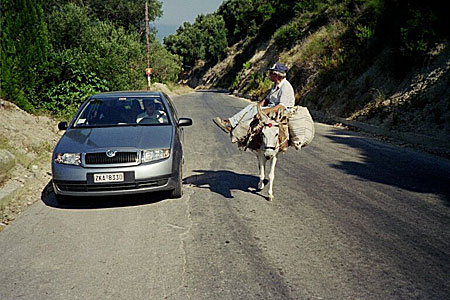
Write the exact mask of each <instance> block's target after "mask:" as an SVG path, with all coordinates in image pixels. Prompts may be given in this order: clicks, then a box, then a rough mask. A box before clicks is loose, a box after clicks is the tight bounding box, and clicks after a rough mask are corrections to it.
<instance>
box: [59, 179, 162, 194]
mask: <svg viewBox="0 0 450 300" xmlns="http://www.w3.org/2000/svg"><path fill="white" fill-rule="evenodd" d="M167 182H168V179H167V178H163V179H157V180H147V181H139V182H128V183H127V182H122V183H110V184H99V185H93V184H86V182H68V181H58V182H55V183H56V185H57V186H58V189H60V190H61V191H67V192H108V191H123V190H137V189H143V188H149V187H158V186H164V185H166V184H167Z"/></svg>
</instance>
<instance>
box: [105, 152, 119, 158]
mask: <svg viewBox="0 0 450 300" xmlns="http://www.w3.org/2000/svg"><path fill="white" fill-rule="evenodd" d="M116 153H117V151H112V150H108V151H106V156H108V157H109V158H113V157H114V156H116Z"/></svg>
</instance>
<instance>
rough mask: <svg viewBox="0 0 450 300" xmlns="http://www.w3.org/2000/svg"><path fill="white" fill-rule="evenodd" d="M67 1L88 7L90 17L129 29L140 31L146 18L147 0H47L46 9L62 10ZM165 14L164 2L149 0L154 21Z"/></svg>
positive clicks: (149, 14) (51, 10) (150, 17)
mask: <svg viewBox="0 0 450 300" xmlns="http://www.w3.org/2000/svg"><path fill="white" fill-rule="evenodd" d="M67 3H72V4H74V5H76V6H79V7H85V8H88V10H89V13H90V14H91V16H90V17H94V18H96V19H98V20H101V21H110V22H112V23H114V24H115V25H117V26H122V27H123V28H125V29H126V30H127V31H129V30H134V31H139V30H140V28H141V26H142V25H143V20H144V6H145V0H102V1H98V0H47V1H46V3H45V10H46V11H47V12H48V13H51V12H53V11H54V10H55V9H57V10H61V11H62V8H63V7H65V5H66V4H67ZM162 14H163V11H162V3H161V1H158V0H148V16H149V21H150V22H152V21H154V20H156V19H157V18H159V17H161V16H162Z"/></svg>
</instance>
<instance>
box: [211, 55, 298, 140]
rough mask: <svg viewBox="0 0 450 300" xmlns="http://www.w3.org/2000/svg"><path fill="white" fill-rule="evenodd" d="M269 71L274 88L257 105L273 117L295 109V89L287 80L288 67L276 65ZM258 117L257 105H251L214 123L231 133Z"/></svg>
mask: <svg viewBox="0 0 450 300" xmlns="http://www.w3.org/2000/svg"><path fill="white" fill-rule="evenodd" d="M267 70H268V71H269V77H270V80H272V82H273V86H272V89H271V90H270V92H269V94H268V95H267V97H266V98H265V99H264V100H262V101H260V102H259V103H258V104H257V105H259V106H260V107H261V110H262V112H263V113H264V114H266V115H272V114H274V113H277V112H278V111H279V110H281V111H286V110H289V109H290V108H293V107H294V105H295V97H294V89H293V88H292V85H291V84H290V83H289V81H287V79H286V72H287V70H288V68H287V66H286V65H284V64H280V63H276V64H274V65H273V66H272V67H271V68H268V69H267ZM257 115H258V109H257V107H256V105H254V104H250V105H248V106H247V107H245V108H244V109H243V110H241V111H239V112H238V113H237V114H235V115H233V116H232V117H230V118H228V119H225V120H222V119H221V118H219V117H217V118H215V119H213V121H214V123H215V124H216V125H217V126H219V127H220V128H221V129H222V130H223V131H225V132H226V133H231V132H232V131H233V129H235V128H236V127H237V126H238V125H239V124H240V123H247V122H248V121H249V120H253V118H254V117H255V116H257Z"/></svg>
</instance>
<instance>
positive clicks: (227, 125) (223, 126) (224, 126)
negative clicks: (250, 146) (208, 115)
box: [213, 117, 233, 133]
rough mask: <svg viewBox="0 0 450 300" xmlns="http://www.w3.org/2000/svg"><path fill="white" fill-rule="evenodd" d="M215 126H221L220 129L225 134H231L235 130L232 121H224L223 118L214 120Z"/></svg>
mask: <svg viewBox="0 0 450 300" xmlns="http://www.w3.org/2000/svg"><path fill="white" fill-rule="evenodd" d="M213 122H214V124H216V125H217V126H219V128H220V129H222V130H223V131H224V132H225V133H231V130H232V129H233V128H232V127H231V124H230V121H228V120H222V119H221V118H219V117H217V118H214V119H213Z"/></svg>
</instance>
